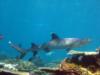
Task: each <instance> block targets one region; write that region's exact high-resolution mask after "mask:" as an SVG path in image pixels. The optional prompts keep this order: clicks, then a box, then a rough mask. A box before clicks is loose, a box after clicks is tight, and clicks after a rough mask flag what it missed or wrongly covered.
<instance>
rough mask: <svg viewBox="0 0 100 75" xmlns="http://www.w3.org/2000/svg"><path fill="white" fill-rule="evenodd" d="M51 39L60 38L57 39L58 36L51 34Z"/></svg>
mask: <svg viewBox="0 0 100 75" xmlns="http://www.w3.org/2000/svg"><path fill="white" fill-rule="evenodd" d="M51 37H52V40H55V39H56V40H59V39H60V38H59V37H58V35H57V34H55V33H52V34H51Z"/></svg>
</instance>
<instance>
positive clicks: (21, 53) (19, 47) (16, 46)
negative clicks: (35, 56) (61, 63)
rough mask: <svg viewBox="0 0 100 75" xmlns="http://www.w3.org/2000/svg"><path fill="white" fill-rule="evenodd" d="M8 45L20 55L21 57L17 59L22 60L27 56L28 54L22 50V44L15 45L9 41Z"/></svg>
mask: <svg viewBox="0 0 100 75" xmlns="http://www.w3.org/2000/svg"><path fill="white" fill-rule="evenodd" d="M8 44H9V45H10V46H11V47H12V48H14V49H16V50H17V51H18V52H19V53H20V55H19V56H17V57H16V58H17V59H22V58H23V57H24V56H25V55H26V53H27V52H26V51H25V50H24V49H23V48H21V44H20V45H15V44H13V43H12V42H11V41H9V42H8Z"/></svg>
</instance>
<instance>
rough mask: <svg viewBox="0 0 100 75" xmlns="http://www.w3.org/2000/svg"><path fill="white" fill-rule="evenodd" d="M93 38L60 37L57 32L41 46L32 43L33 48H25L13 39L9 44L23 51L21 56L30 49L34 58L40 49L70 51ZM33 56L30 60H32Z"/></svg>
mask: <svg viewBox="0 0 100 75" xmlns="http://www.w3.org/2000/svg"><path fill="white" fill-rule="evenodd" d="M90 41H91V40H90V39H89V38H85V39H80V38H60V37H59V36H58V35H57V34H55V33H52V34H51V40H50V41H48V42H46V43H43V44H41V45H40V46H38V45H36V44H34V43H31V48H29V49H27V51H26V52H25V50H23V49H22V48H21V47H20V46H18V45H14V44H13V43H12V42H11V41H9V44H10V46H11V47H13V48H15V49H16V50H17V51H19V52H20V53H21V56H20V58H22V57H24V56H25V55H26V53H27V52H28V51H31V52H32V53H33V57H32V58H34V57H35V56H36V55H37V53H38V52H39V51H40V50H44V51H45V52H46V53H48V52H51V51H52V50H54V49H65V50H66V51H67V52H69V51H70V50H71V49H73V48H78V47H81V46H84V45H86V44H88V43H89V42H90ZM32 58H31V59H30V60H32Z"/></svg>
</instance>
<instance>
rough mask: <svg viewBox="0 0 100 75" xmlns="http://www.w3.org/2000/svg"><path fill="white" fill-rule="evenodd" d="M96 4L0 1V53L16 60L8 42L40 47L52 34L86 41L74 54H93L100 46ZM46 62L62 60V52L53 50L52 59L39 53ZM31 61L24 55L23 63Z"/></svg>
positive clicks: (55, 0) (87, 1)
mask: <svg viewBox="0 0 100 75" xmlns="http://www.w3.org/2000/svg"><path fill="white" fill-rule="evenodd" d="M99 30H100V1H99V0H0V34H3V36H4V39H3V40H0V53H1V54H7V55H9V56H16V55H18V52H17V51H16V50H14V49H13V48H11V47H9V45H8V41H9V40H11V41H13V42H14V43H17V44H22V47H23V48H25V49H27V48H29V47H30V46H31V44H30V43H31V42H34V43H36V44H37V45H40V44H42V43H44V42H46V41H49V40H50V39H51V36H50V34H51V33H52V32H55V33H56V34H57V35H58V36H59V37H61V38H64V37H78V38H90V39H91V40H92V42H91V43H89V44H88V45H86V46H83V47H81V48H75V50H80V51H81V50H82V51H83V50H84V51H85V50H86V51H95V49H96V48H97V47H99V46H100V31H99ZM39 56H40V57H41V58H42V59H44V60H45V61H47V62H50V61H53V60H55V59H56V60H59V59H63V58H65V57H66V56H67V53H66V52H65V50H53V54H52V55H49V56H48V55H46V53H44V52H40V53H39ZM28 57H31V54H28V55H27V57H26V58H25V60H27V58H28Z"/></svg>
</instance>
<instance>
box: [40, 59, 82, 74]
mask: <svg viewBox="0 0 100 75" xmlns="http://www.w3.org/2000/svg"><path fill="white" fill-rule="evenodd" d="M41 70H42V71H45V72H48V73H53V75H81V71H79V70H78V69H76V66H75V65H74V64H70V63H66V60H64V61H63V62H62V63H61V64H60V66H59V68H58V69H49V68H42V69H41Z"/></svg>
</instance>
